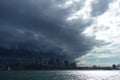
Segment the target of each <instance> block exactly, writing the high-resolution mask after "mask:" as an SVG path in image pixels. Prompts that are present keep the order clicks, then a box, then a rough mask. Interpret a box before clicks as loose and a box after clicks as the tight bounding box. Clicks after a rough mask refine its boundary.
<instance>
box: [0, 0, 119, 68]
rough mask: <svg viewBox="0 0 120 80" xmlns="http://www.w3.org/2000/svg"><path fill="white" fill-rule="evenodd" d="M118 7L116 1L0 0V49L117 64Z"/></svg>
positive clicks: (99, 63) (92, 62)
mask: <svg viewBox="0 0 120 80" xmlns="http://www.w3.org/2000/svg"><path fill="white" fill-rule="evenodd" d="M119 8H120V1H119V0H0V47H2V48H5V49H15V50H19V49H20V50H21V49H24V50H27V51H32V52H35V53H34V55H41V54H46V56H49V55H53V56H59V57H65V58H68V59H69V58H70V59H75V60H76V61H77V64H78V65H82V66H88V65H94V64H95V65H111V64H114V63H115V64H118V63H120V62H119V61H120V50H119V48H120V37H119V36H120V28H119V25H120V10H119ZM36 52H38V53H36ZM1 55H2V53H1ZM11 55H13V54H12V53H11ZM13 56H14V55H13Z"/></svg>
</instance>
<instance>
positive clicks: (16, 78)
mask: <svg viewBox="0 0 120 80" xmlns="http://www.w3.org/2000/svg"><path fill="white" fill-rule="evenodd" d="M0 80H120V71H113V70H111V71H106V70H105V71H104V70H103V71H102V70H96V71H95V70H89V71H79V70H78V71H77V70H71V71H0Z"/></svg>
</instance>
